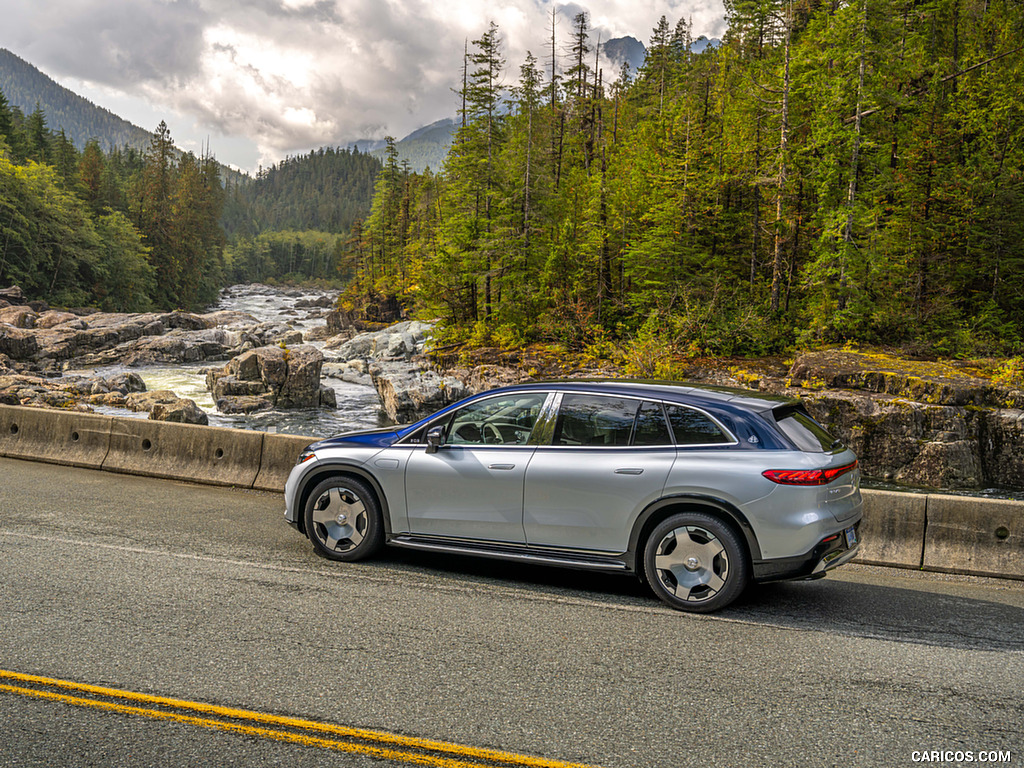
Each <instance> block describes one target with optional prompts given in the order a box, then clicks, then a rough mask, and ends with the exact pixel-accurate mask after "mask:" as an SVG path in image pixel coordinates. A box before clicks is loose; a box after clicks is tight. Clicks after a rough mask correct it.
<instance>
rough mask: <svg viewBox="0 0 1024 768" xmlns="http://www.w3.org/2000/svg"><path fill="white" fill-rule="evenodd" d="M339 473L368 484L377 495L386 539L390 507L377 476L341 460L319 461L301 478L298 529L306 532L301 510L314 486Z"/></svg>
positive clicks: (388, 528)
mask: <svg viewBox="0 0 1024 768" xmlns="http://www.w3.org/2000/svg"><path fill="white" fill-rule="evenodd" d="M341 475H351V476H352V477H354V478H356V479H358V480H362V481H363V482H365V483H366V484H367V485H369V486H370V490H371V491H373V493H374V495H375V496H376V497H377V503H378V504H379V505H380V514H381V517H382V518H383V519H384V537H385V539H387V537H389V536H390V535H391V509H390V507H389V506H388V499H387V496H385V495H384V489H383V488H381V486H380V483H378V482H377V478H375V477H374V476H373V475H372V474H371V473H370V472H367V471H366V470H365V469H364V468H363V467H360V466H358V465H356V464H348V463H346V462H343V461H338V462H330V461H327V462H321V463H320V464H318V465H317V466H316V468H315V469H313V470H312V471H311V472H310V473H309V474H308V475H306V476H305V477H304V478H302V489H301V490H300V491H299V494H298V510H299V513H298V514H297V515H296V517H297V520H298V528H299V531H300V532H301V533H302V534H306V533H307V531H306V516H305V515H304V514H302V512H303V510H305V509H306V502H307V501H309V495H310V494H311V493H312V492H313V489H314V488H316V486H317V485H319V483H320V482H321V481H322V480H325V479H327V478H328V477H337V476H341Z"/></svg>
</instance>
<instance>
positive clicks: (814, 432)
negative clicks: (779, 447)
mask: <svg viewBox="0 0 1024 768" xmlns="http://www.w3.org/2000/svg"><path fill="white" fill-rule="evenodd" d="M774 415H775V421H776V423H777V424H778V425H779V427H780V429H782V431H783V432H785V433H786V437H788V438H789V439H790V440H792V441H793V442H794V443H795V444H796V447H797V448H799V449H800V450H801V451H810V452H812V453H825V452H826V451H831V450H834V449H835V448H839V447H841V445H842V444H841V443H840V441H838V440H836V439H835V438H834V437H833V436H832V435H830V434H829V433H828V431H827V430H826V429H825V428H824V427H823V426H821V424H819V423H818V422H816V421H815V420H814V419H812V418H811V417H810V416H808V415H807V412H806V411H804V410H803V409H802V408H792V407H788V408H782V409H776V410H775V412H774Z"/></svg>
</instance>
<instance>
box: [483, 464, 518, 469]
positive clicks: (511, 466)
mask: <svg viewBox="0 0 1024 768" xmlns="http://www.w3.org/2000/svg"><path fill="white" fill-rule="evenodd" d="M487 468H488V469H515V468H516V465H515V464H490V465H489V466H488V467H487Z"/></svg>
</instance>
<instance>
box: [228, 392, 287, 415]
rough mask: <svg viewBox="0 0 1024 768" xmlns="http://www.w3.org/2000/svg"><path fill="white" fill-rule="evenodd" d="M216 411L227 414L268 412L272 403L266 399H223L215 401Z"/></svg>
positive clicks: (252, 397)
mask: <svg viewBox="0 0 1024 768" xmlns="http://www.w3.org/2000/svg"><path fill="white" fill-rule="evenodd" d="M216 402H217V410H218V411H220V412H221V413H227V414H249V413H259V412H260V411H269V410H270V409H271V408H273V407H274V403H273V402H271V400H270V399H269V398H267V397H255V396H242V397H223V398H221V399H220V400H217V401H216Z"/></svg>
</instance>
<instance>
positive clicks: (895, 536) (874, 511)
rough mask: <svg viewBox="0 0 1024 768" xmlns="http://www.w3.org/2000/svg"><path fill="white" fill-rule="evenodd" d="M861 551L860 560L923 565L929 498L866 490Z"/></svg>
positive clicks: (874, 563) (858, 559) (861, 525)
mask: <svg viewBox="0 0 1024 768" xmlns="http://www.w3.org/2000/svg"><path fill="white" fill-rule="evenodd" d="M861 493H862V494H863V496H864V519H863V520H862V521H861V524H860V540H861V549H860V554H859V555H858V556H857V557H856V558H855V559H854V562H856V563H866V564H868V565H895V566H899V567H901V568H920V567H921V563H922V558H923V557H924V531H925V520H926V514H927V507H928V497H927V496H925V495H924V494H919V493H898V492H894V491H875V490H864V491H862V492H861Z"/></svg>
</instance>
